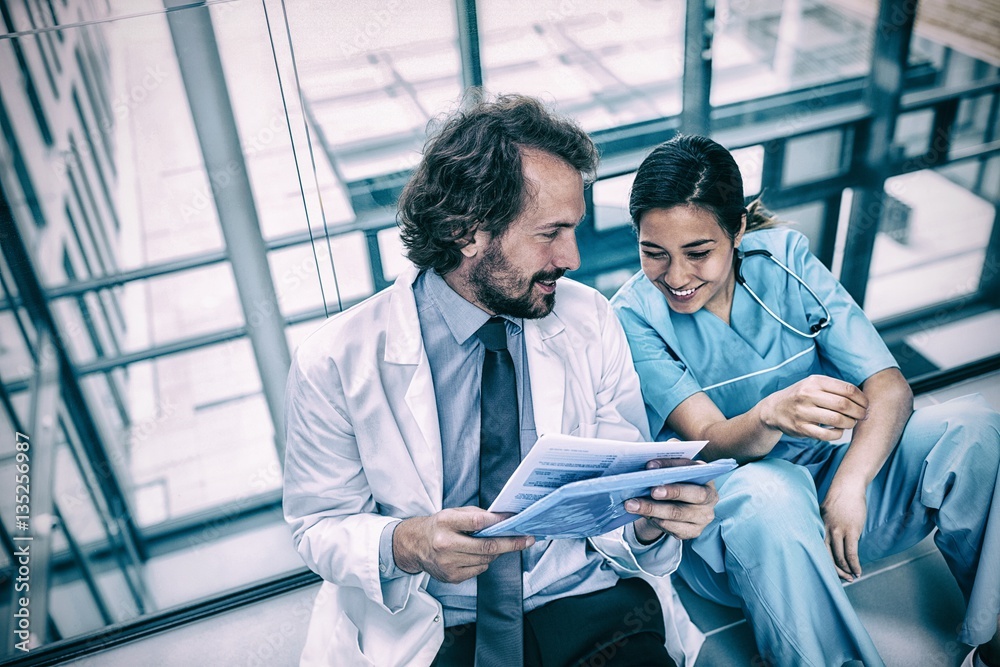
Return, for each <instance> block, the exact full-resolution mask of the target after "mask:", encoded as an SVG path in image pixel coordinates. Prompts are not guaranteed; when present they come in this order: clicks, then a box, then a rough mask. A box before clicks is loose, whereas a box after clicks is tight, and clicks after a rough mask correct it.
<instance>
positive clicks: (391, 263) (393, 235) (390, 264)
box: [378, 227, 410, 280]
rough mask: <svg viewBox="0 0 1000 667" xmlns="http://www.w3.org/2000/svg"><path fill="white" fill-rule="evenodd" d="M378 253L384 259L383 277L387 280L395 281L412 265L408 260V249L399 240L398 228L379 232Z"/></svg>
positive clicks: (388, 228)
mask: <svg viewBox="0 0 1000 667" xmlns="http://www.w3.org/2000/svg"><path fill="white" fill-rule="evenodd" d="M378 251H379V256H380V257H381V258H382V275H383V276H384V277H385V279H386V280H395V279H396V277H397V276H398V275H399V274H400V273H402V272H403V270H404V269H405V268H406V267H407V266H409V265H410V260H408V259H407V258H406V248H404V247H403V242H402V241H401V240H400V238H399V228H398V227H387V228H385V229H381V230H379V232H378Z"/></svg>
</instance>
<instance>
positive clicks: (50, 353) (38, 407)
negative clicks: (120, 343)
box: [11, 328, 59, 648]
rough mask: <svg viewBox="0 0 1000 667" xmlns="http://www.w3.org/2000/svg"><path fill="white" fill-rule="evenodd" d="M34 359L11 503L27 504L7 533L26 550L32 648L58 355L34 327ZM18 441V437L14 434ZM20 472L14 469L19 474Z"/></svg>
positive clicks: (14, 605) (42, 635) (49, 503)
mask: <svg viewBox="0 0 1000 667" xmlns="http://www.w3.org/2000/svg"><path fill="white" fill-rule="evenodd" d="M38 333H39V336H38V338H39V340H38V363H37V364H36V366H35V375H34V378H33V379H32V383H31V407H30V409H29V413H30V414H29V415H28V429H29V431H28V433H27V434H25V435H26V437H25V438H24V439H23V443H24V444H25V445H26V447H27V448H26V450H25V451H24V452H19V453H18V454H17V456H19V457H20V456H21V455H22V454H23V455H24V460H23V461H21V460H20V459H16V460H15V467H16V468H17V469H18V471H19V472H22V469H21V468H20V466H24V468H23V477H24V478H25V480H27V482H26V483H24V484H23V485H22V488H23V489H24V490H23V491H21V492H20V493H22V494H24V496H25V500H20V499H17V500H15V502H16V503H18V504H19V505H20V504H23V505H24V506H26V507H27V508H30V514H29V513H27V512H24V513H23V520H22V513H21V512H20V511H19V512H18V513H17V518H18V520H17V524H16V527H15V528H16V530H15V531H14V534H13V535H12V538H13V540H14V542H15V544H16V549H18V550H23V551H24V552H25V553H27V554H30V555H29V556H28V558H30V561H31V575H30V579H31V581H30V586H31V597H30V598H29V599H30V603H29V605H28V608H29V609H30V612H31V618H32V619H34V626H33V630H32V631H31V635H30V637H29V640H28V646H29V647H30V648H37V647H38V646H42V645H44V644H45V643H47V641H48V628H49V626H48V622H47V621H48V618H49V610H48V603H49V562H50V560H51V558H52V533H53V530H54V528H55V514H54V504H53V496H54V492H55V459H56V452H55V449H56V423H57V422H58V415H57V410H58V406H59V361H58V357H57V356H56V353H55V349H54V348H53V346H52V340H51V336H50V335H49V332H48V331H47V330H46V329H44V328H40V329H39V330H38ZM18 441H19V442H20V441H22V439H21V438H20V437H19V438H18ZM20 476H21V475H18V478H20ZM12 595H13V599H12V600H11V609H15V610H16V609H20V603H19V599H20V598H22V596H24V593H21V592H18V591H17V590H13V589H12Z"/></svg>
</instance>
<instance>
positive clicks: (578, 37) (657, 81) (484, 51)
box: [478, 0, 684, 132]
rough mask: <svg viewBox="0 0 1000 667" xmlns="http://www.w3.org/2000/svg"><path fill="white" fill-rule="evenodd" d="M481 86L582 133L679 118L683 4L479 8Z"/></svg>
mask: <svg viewBox="0 0 1000 667" xmlns="http://www.w3.org/2000/svg"><path fill="white" fill-rule="evenodd" d="M478 8H479V36H480V41H481V57H482V64H483V80H484V83H485V85H486V88H487V89H488V90H489V91H491V92H496V93H503V92H519V93H525V94H528V95H535V96H538V97H540V98H542V99H543V100H546V101H548V102H550V103H553V104H554V105H555V106H556V107H557V108H558V109H559V110H560V111H562V112H565V113H570V114H572V116H573V117H574V118H575V119H576V120H577V121H579V122H580V124H581V125H582V126H583V127H584V129H586V130H587V131H591V132H592V131H594V130H601V129H605V128H608V127H615V126H618V125H625V124H628V123H634V122H638V121H642V120H647V119H650V118H659V117H663V116H673V115H676V114H678V113H680V109H681V88H680V79H681V74H682V71H683V63H684V57H683V45H684V2H682V1H681V0H667V1H666V2H643V1H641V0H629V1H628V2H620V3H615V4H610V3H607V2H602V1H600V0H542V1H539V0H518V1H517V2H503V3H493V2H484V3H479V6H478Z"/></svg>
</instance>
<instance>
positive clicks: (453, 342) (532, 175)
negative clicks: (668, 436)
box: [284, 96, 717, 667]
mask: <svg viewBox="0 0 1000 667" xmlns="http://www.w3.org/2000/svg"><path fill="white" fill-rule="evenodd" d="M596 163H597V153H596V150H595V148H594V146H593V144H592V143H591V141H590V139H589V138H588V137H587V136H586V134H585V133H584V132H583V131H582V130H580V129H579V128H578V127H577V126H576V125H575V124H573V123H571V122H569V121H566V120H564V119H560V118H558V117H555V116H553V115H551V114H550V113H549V112H548V111H547V110H546V109H545V108H544V107H542V106H541V105H540V104H539V103H538V102H537V101H535V100H532V99H530V98H525V97H521V96H506V97H501V98H499V99H497V100H496V101H493V102H484V103H480V104H477V105H475V106H474V107H472V108H470V109H467V110H465V111H464V112H461V113H458V114H456V115H454V116H453V117H451V118H450V119H449V120H448V121H447V122H446V123H444V124H443V126H442V128H441V129H440V131H439V132H438V133H437V134H436V135H435V136H434V137H432V138H431V140H430V141H429V142H428V144H427V146H426V147H425V151H424V156H423V160H422V162H421V164H420V165H419V166H418V167H417V169H416V171H415V173H414V175H413V177H412V179H411V181H410V183H409V184H408V185H407V187H406V189H405V190H404V192H403V195H402V196H401V198H400V225H401V228H402V238H403V242H404V245H405V246H406V248H407V254H408V257H409V258H410V260H411V261H412V262H413V263H414V264H415V267H414V268H413V269H412V270H410V271H407V272H404V274H403V275H401V276H400V277H399V278H398V279H397V280H396V282H395V284H394V285H392V286H391V287H390V288H388V289H386V290H384V291H382V292H381V293H379V294H376V295H375V296H373V297H371V298H370V299H368V300H366V301H365V302H363V303H361V304H359V305H358V306H356V307H354V308H352V309H350V310H348V311H346V312H344V313H342V314H339V315H337V316H335V317H333V318H331V319H330V320H328V321H327V322H326V323H325V324H324V325H323V326H322V327H321V328H320V329H319V330H318V331H317V332H316V333H314V334H313V335H312V336H310V337H309V338H308V339H307V340H306V341H305V342H304V343H303V344H302V345H301V347H300V348H299V350H298V351H297V353H296V357H295V361H294V363H293V364H292V369H291V372H290V375H289V382H288V390H287V397H286V421H287V424H286V441H287V454H286V460H285V488H284V511H285V516H286V519H287V521H288V522H289V524H290V525H291V527H292V529H293V535H294V540H295V545H296V548H297V549H298V551H299V553H300V554H301V556H302V558H303V560H304V561H305V562H306V564H307V565H308V566H309V567H310V568H311V569H313V570H314V571H316V572H317V573H319V574H320V575H321V576H322V577H323V579H324V583H323V585H322V588H321V589H320V592H319V594H318V595H317V598H316V604H315V608H314V611H313V617H312V620H311V623H310V627H309V633H308V638H307V641H306V647H305V650H304V651H303V654H302V664H303V665H377V666H379V667H383V666H387V665H431V664H434V665H438V666H441V667H444V666H446V665H463V664H472V663H473V660H475V663H476V664H477V665H485V664H491V661H492V664H511V662H514V663H516V662H523V663H524V664H531V665H544V666H545V667H548V666H549V665H560V666H561V665H563V664H580V663H581V662H582V664H594V665H597V664H601V665H615V664H618V665H637V664H648V665H670V664H678V665H683V664H691V662H693V660H694V657H695V655H696V654H697V651H698V649H699V648H700V645H701V642H702V638H701V635H700V634H699V633H698V632H697V630H696V629H695V628H694V626H693V625H691V623H690V622H689V620H688V617H687V614H686V613H685V612H684V610H683V608H682V607H681V606H680V603H679V602H678V601H677V598H676V595H675V594H674V592H673V589H672V588H671V585H670V579H669V575H670V573H671V572H673V570H674V569H675V568H676V567H677V564H678V562H679V559H680V548H679V540H678V538H680V539H685V538H691V537H695V536H697V535H698V534H699V533H700V532H701V530H702V529H703V528H704V527H705V525H706V524H707V523H708V522H709V521H711V519H712V516H713V507H714V505H715V502H716V500H717V495H716V493H715V489H714V486H712V485H711V484H709V485H707V486H698V485H693V484H675V485H671V486H665V487H659V488H658V489H657V490H655V491H654V492H653V494H652V497H651V498H650V497H647V498H642V499H636V500H635V501H630V505H629V506H628V509H629V511H631V512H632V513H634V514H639V515H642V517H643V518H641V519H639V520H638V521H636V522H635V523H633V524H630V525H628V526H626V527H624V528H622V529H618V530H616V531H613V532H611V533H608V534H606V535H602V536H600V537H596V538H591V539H589V540H582V539H580V540H552V541H537V542H536V541H535V540H534V539H533V538H526V537H504V538H475V537H471V536H470V535H469V533H471V532H474V531H476V530H478V529H481V528H483V527H486V526H488V525H492V524H493V523H496V522H497V521H498V520H500V519H501V518H503V517H501V516H499V515H495V514H492V513H490V512H487V511H485V510H484V509H481V508H480V507H477V494H480V492H481V489H480V488H479V485H480V481H481V476H480V465H482V464H481V462H480V442H481V440H480V438H481V430H480V429H481V427H482V429H483V431H482V434H483V435H482V437H483V438H484V439H483V440H482V442H483V443H484V444H483V445H482V447H483V449H484V450H485V449H486V447H487V445H486V444H485V442H486V440H485V438H486V437H487V436H486V435H485V433H486V430H485V429H486V425H485V423H484V422H485V419H482V417H483V415H484V414H485V413H486V411H488V410H493V409H494V408H493V407H491V406H492V404H490V403H489V401H490V400H492V399H489V400H488V399H487V397H486V394H487V393H488V392H487V384H486V380H485V379H484V374H485V373H486V371H484V370H483V368H484V367H483V364H484V358H485V357H486V356H487V355H488V353H487V351H486V349H487V348H486V347H485V343H484V342H482V341H483V340H486V339H485V338H481V337H480V331H481V330H482V329H485V328H486V327H487V326H493V327H494V330H496V327H497V326H499V331H500V337H501V339H502V338H503V336H504V334H506V347H505V348H504V350H505V351H507V353H508V354H509V357H508V358H509V362H507V363H508V364H509V366H510V368H511V369H512V371H513V376H511V379H513V377H514V376H516V383H513V382H511V383H510V384H516V405H517V410H516V411H514V418H515V419H516V424H515V425H514V429H515V430H514V433H515V434H517V433H519V434H520V435H519V437H518V436H517V435H515V436H514V438H513V440H512V443H513V444H512V445H511V446H512V448H514V449H515V457H514V460H515V462H516V460H517V454H518V453H519V454H520V455H521V456H523V454H524V453H525V452H526V451H527V450H529V449H530V448H531V446H532V445H533V444H534V442H535V439H536V438H537V436H538V435H541V434H544V433H564V434H573V435H581V436H591V437H602V438H612V439H619V440H626V441H640V440H647V439H648V436H649V434H648V431H647V424H646V418H645V413H644V408H643V402H642V396H641V394H640V391H639V382H638V379H637V376H636V374H635V371H634V369H633V367H632V360H631V356H630V353H629V348H628V345H627V344H626V342H625V337H624V335H623V333H622V330H621V327H620V326H619V324H618V321H617V319H616V318H615V317H614V315H613V314H612V312H611V311H610V309H609V307H608V304H607V301H606V300H605V299H604V298H603V297H602V296H601V295H600V294H599V293H598V292H596V291H594V290H593V289H591V288H589V287H585V286H583V285H581V284H579V283H575V282H573V281H570V280H568V279H564V278H562V275H563V273H565V272H566V271H570V270H573V269H576V268H578V267H579V264H580V257H579V253H578V250H577V246H576V239H575V229H576V226H577V225H578V224H579V223H580V221H581V220H582V218H583V217H584V214H585V204H584V198H583V191H584V184H585V178H587V177H588V176H590V175H592V174H593V172H594V170H595V168H596ZM557 293H558V296H557ZM489 349H490V353H494V352H495V350H493V348H492V347H491V348H489ZM491 372H492V371H491ZM514 391H515V387H514V386H511V387H510V392H511V395H510V401H511V404H513V402H514V400H515V398H514V395H513V393H514ZM508 440H510V439H508ZM518 445H519V446H520V452H517V451H516V448H517V447H518ZM484 457H485V454H484ZM484 470H487V468H484ZM489 475H492V473H488V472H485V473H483V477H484V478H485V477H486V476H489ZM491 483H492V482H491ZM484 484H485V482H484ZM478 497H479V498H480V500H479V501H478V502H479V504H482V500H481V495H479V496H478ZM633 503H634V504H633ZM482 506H484V507H485V506H486V504H483V505H482ZM509 554H514V556H513V557H514V558H517V557H519V558H520V567H519V569H517V570H516V571H517V572H520V573H521V577H518V579H519V580H520V581H518V582H517V583H518V584H520V585H521V586H522V587H523V588H522V592H521V593H518V594H517V596H518V598H517V599H518V600H519V601H520V604H518V605H517V606H518V609H517V613H516V616H517V618H515V619H511V621H512V622H515V623H516V624H517V625H516V627H517V630H516V631H514V632H506V631H505V635H506V636H507V637H508V638H511V639H512V643H513V644H516V646H515V647H514V648H515V649H516V652H517V653H516V654H517V658H516V659H514V658H496V657H490V656H491V655H492V656H496V655H510V654H509V653H508V654H503V653H500V654H497V653H495V652H494V653H491V652H493V651H495V650H496V648H495V647H494V646H492V644H495V643H496V641H497V640H496V637H495V634H496V633H495V632H494V637H493V638H492V639H491V638H490V636H489V633H488V631H489V630H490V628H487V627H485V626H486V625H487V623H486V622H483V623H481V624H480V627H478V628H477V624H476V620H477V609H478V617H479V618H485V617H486V612H484V611H483V607H482V606H480V607H477V581H478V590H479V591H484V590H487V588H488V587H489V586H495V584H488V583H487V581H486V579H484V577H488V576H491V575H495V574H496V573H497V572H498V571H500V569H501V566H500V565H499V563H500V562H501V560H498V559H504V561H503V562H506V563H509V562H510V559H511V558H512V556H510V555H509ZM505 567H506V566H505ZM491 568H492V571H490V570H491ZM501 588H503V587H501ZM491 595H496V593H486V594H483V595H480V596H479V597H480V599H479V600H478V603H479V604H480V605H482V604H491V602H490V601H489V600H486V598H488V597H490V596H491ZM522 610H523V617H522ZM491 613H492V612H491ZM491 618H492V617H491ZM484 637H485V638H484ZM510 648H511V647H510V646H506V647H502V650H508V649H510Z"/></svg>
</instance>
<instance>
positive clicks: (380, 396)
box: [284, 269, 704, 667]
mask: <svg viewBox="0 0 1000 667" xmlns="http://www.w3.org/2000/svg"><path fill="white" fill-rule="evenodd" d="M416 276H417V272H416V271H415V270H412V269H411V270H409V271H407V272H406V273H404V274H403V275H402V276H400V277H399V279H397V280H396V282H395V284H394V285H392V286H391V287H390V288H388V289H386V290H384V291H382V292H381V293H379V294H376V295H375V296H373V297H372V298H370V299H368V300H366V301H365V302H363V303H361V304H359V305H357V306H355V307H354V308H351V309H349V310H348V311H346V312H345V313H343V314H340V315H338V316H336V317H333V318H331V319H330V320H328V321H327V322H326V323H325V324H324V325H323V326H322V327H320V329H319V330H318V331H316V332H315V333H314V334H312V335H311V336H310V337H309V338H308V339H307V340H306V341H305V342H303V343H302V345H301V346H300V348H299V349H298V351H297V353H296V356H295V361H294V362H293V364H292V369H291V372H290V374H289V381H288V390H287V396H286V447H287V453H286V457H285V486H284V512H285V518H286V520H287V521H288V522H289V524H290V525H291V527H292V530H293V535H294V541H295V546H296V548H297V549H298V551H299V554H300V555H301V556H302V558H303V560H304V561H305V562H306V564H307V565H308V566H309V567H310V568H311V569H312V570H314V571H315V572H317V573H319V575H320V576H322V577H323V579H324V580H325V581H324V583H323V585H322V587H321V589H320V591H319V594H318V595H317V597H316V602H315V607H314V609H313V616H312V620H311V621H310V626H309V632H308V636H307V639H306V646H305V649H304V651H303V653H302V662H301V664H302V665H309V666H312V665H337V666H341V665H376V666H377V667H388V666H391V665H429V664H430V663H431V662H432V661H433V659H434V657H435V655H436V654H437V651H438V648H439V646H440V644H441V642H442V640H443V636H444V624H443V622H442V618H443V617H442V614H441V605H440V604H439V603H438V601H437V600H435V599H434V598H433V597H432V596H431V595H430V594H428V593H427V592H426V590H425V588H426V584H427V581H428V577H429V576H428V575H427V574H425V573H421V574H417V575H412V576H404V577H401V578H398V579H393V580H390V581H388V582H386V583H385V584H383V583H382V582H381V580H380V577H379V560H378V554H379V538H380V536H381V534H382V528H383V527H384V526H385V525H386V524H387V523H389V522H391V521H392V520H393V518H394V517H399V518H405V517H412V516H426V515H430V514H433V513H435V512H438V511H440V510H441V509H442V507H441V502H442V497H443V489H442V476H443V472H442V462H441V437H440V433H439V430H438V415H437V404H436V401H435V396H434V386H433V384H432V382H431V372H430V365H429V364H428V361H427V356H426V354H425V352H424V347H423V341H422V338H421V335H420V324H419V321H418V318H417V309H416V302H415V300H414V297H413V282H414V280H415V279H416ZM556 301H557V303H556V307H555V309H554V311H553V312H552V313H551V314H550V315H548V316H547V317H544V318H541V319H538V320H525V322H524V335H525V342H526V347H527V359H528V372H529V374H530V380H531V391H532V402H533V405H534V412H535V427H536V430H537V432H538V434H539V435H542V434H544V433H570V434H575V435H581V436H597V437H605V438H616V439H622V440H632V441H635V440H642V439H647V438H648V433H647V426H646V416H645V412H644V407H643V402H642V395H641V394H640V391H639V380H638V377H637V376H636V373H635V370H634V369H633V367H632V358H631V354H630V352H629V348H628V345H627V343H626V341H625V336H624V334H623V332H622V329H621V326H620V325H619V323H618V320H617V319H616V318H615V316H614V314H613V313H612V311H611V309H610V307H609V305H608V303H607V301H606V300H605V298H604V297H603V296H601V295H600V293H598V292H596V291H595V290H593V289H591V288H589V287H586V286H584V285H581V284H579V283H576V282H573V281H571V280H567V279H562V280H560V281H559V287H558V293H557V300H556ZM455 398H456V399H457V400H468V397H461V396H460V397H455ZM445 400H448V397H445ZM591 543H592V544H593V546H594V547H595V548H597V549H598V550H599V551H600V552H602V553H603V554H604V555H605V556H606V558H607V559H608V562H609V564H610V565H611V566H612V567H613V568H614V569H615V570H616V571H618V572H619V573H620V574H621V576H624V577H628V576H642V577H643V578H644V579H646V580H647V581H648V582H649V583H650V584H651V585H652V586H653V587H654V588H655V589H656V591H657V595H658V596H659V598H660V602H661V604H662V606H663V609H664V616H665V618H664V622H665V627H666V630H667V642H666V644H667V648H668V650H669V651H670V653H671V655H672V656H674V659H675V661H677V662H678V663H679V664H682V663H684V662H685V660H686V664H688V665H690V664H692V663H693V661H694V658H695V656H696V655H697V652H698V650H699V649H700V647H701V644H702V642H703V641H704V638H703V636H702V635H701V633H700V632H698V630H697V628H695V627H694V625H693V624H692V623H691V622H690V620H689V619H688V616H687V614H686V612H685V611H684V609H683V607H681V606H680V602H679V601H678V600H677V597H676V593H675V592H674V590H673V587H672V586H671V584H670V578H669V574H670V573H671V572H673V571H674V570H675V569H676V567H677V564H678V563H679V561H680V549H679V542H678V541H677V540H675V539H673V538H669V539H667V540H664V541H663V542H662V543H661V545H660V546H659V547H658V554H657V557H656V559H655V561H656V563H657V568H655V570H656V571H654V572H646V571H644V570H643V569H642V568H641V567H640V566H639V564H638V563H637V562H636V559H635V557H634V556H633V555H632V553H631V551H630V550H629V548H628V546H627V544H626V542H625V540H624V538H623V536H622V529H618V530H616V531H613V532H611V533H608V534H607V535H602V536H600V537H599V538H592V539H591ZM649 555H650V554H646V555H645V557H644V558H643V562H644V563H647V564H648V562H649V561H648V560H647V559H648V557H649Z"/></svg>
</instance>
